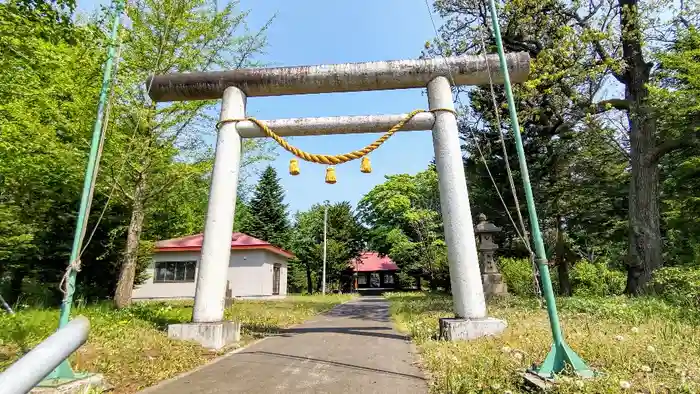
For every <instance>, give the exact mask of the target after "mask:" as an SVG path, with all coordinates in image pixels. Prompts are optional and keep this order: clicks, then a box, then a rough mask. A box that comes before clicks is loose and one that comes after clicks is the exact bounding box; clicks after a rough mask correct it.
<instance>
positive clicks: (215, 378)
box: [142, 297, 428, 394]
mask: <svg viewBox="0 0 700 394" xmlns="http://www.w3.org/2000/svg"><path fill="white" fill-rule="evenodd" d="M416 361H417V355H416V354H415V350H414V348H413V346H412V345H411V343H410V342H409V340H408V338H407V337H406V336H404V335H402V334H399V333H397V332H396V331H395V330H394V329H393V326H392V323H391V321H390V319H389V304H388V302H387V301H386V300H385V299H383V298H381V297H360V298H358V299H356V300H354V301H351V302H348V303H345V304H342V305H339V306H337V307H336V308H334V309H333V310H331V311H330V312H328V313H326V314H324V315H321V316H317V317H316V318H314V319H312V320H309V321H308V322H306V323H304V324H302V325H299V326H296V327H294V328H289V329H285V330H283V331H282V332H281V333H280V334H278V335H276V336H274V337H270V338H267V339H265V340H263V341H260V342H258V343H255V344H253V345H251V346H250V347H248V348H246V349H244V350H242V351H240V352H238V353H235V354H232V355H230V356H228V357H226V358H223V359H221V360H220V361H217V362H215V363H213V364H210V365H207V366H205V367H203V368H201V369H199V370H196V371H195V372H192V373H190V374H188V375H185V376H182V377H180V378H177V379H174V380H171V381H167V382H163V383H161V384H159V385H157V386H155V387H152V388H150V389H147V390H144V391H142V393H143V394H186V393H187V394H202V393H248V394H256V393H260V394H269V393H329V394H335V393H337V394H339V393H351V392H359V393H401V394H418V393H420V394H424V393H427V392H428V388H427V383H426V381H425V379H424V377H423V374H422V372H421V371H420V369H419V368H418V367H417V365H416Z"/></svg>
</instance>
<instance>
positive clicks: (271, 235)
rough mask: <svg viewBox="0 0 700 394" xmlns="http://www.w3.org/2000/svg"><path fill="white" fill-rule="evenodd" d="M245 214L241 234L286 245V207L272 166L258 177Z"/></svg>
mask: <svg viewBox="0 0 700 394" xmlns="http://www.w3.org/2000/svg"><path fill="white" fill-rule="evenodd" d="M247 212H248V215H249V216H248V217H247V219H246V221H245V223H244V224H242V227H241V231H242V232H244V233H246V234H248V235H251V236H253V237H256V238H258V239H262V240H264V241H267V242H269V243H271V244H273V245H277V246H281V247H285V246H286V245H287V243H288V237H289V220H288V219H287V205H286V204H285V203H284V190H283V189H282V185H281V184H280V180H279V178H278V177H277V171H275V169H274V168H272V166H268V167H267V168H266V169H265V171H264V172H263V174H262V176H261V177H260V180H259V181H258V184H257V186H256V187H255V193H254V194H253V198H252V199H251V201H250V205H249V208H248V211H247Z"/></svg>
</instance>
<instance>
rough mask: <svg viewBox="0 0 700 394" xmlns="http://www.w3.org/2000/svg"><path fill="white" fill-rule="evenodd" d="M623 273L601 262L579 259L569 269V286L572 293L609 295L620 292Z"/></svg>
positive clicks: (623, 279) (623, 280)
mask: <svg viewBox="0 0 700 394" xmlns="http://www.w3.org/2000/svg"><path fill="white" fill-rule="evenodd" d="M625 280H626V277H625V274H624V273H622V272H620V271H617V270H612V269H610V268H608V266H607V265H606V264H603V263H591V262H588V261H579V262H578V263H576V264H574V266H573V268H572V270H571V287H572V288H573V291H574V295H579V296H610V295H619V294H622V292H623V290H624V289H625Z"/></svg>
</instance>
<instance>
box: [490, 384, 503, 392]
mask: <svg viewBox="0 0 700 394" xmlns="http://www.w3.org/2000/svg"><path fill="white" fill-rule="evenodd" d="M491 388H492V389H494V390H499V389H500V388H501V385H500V384H498V383H495V384H492V385H491Z"/></svg>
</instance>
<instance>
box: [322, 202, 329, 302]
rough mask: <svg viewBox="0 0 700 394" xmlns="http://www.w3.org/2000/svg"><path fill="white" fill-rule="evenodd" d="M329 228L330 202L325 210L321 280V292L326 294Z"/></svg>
mask: <svg viewBox="0 0 700 394" xmlns="http://www.w3.org/2000/svg"><path fill="white" fill-rule="evenodd" d="M327 230H328V202H326V206H325V208H324V210H323V277H322V282H321V293H322V294H323V295H325V294H326V249H327V248H326V234H327V232H328V231H327Z"/></svg>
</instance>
